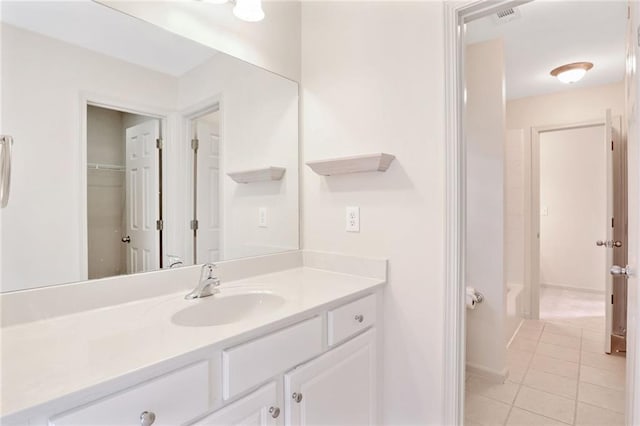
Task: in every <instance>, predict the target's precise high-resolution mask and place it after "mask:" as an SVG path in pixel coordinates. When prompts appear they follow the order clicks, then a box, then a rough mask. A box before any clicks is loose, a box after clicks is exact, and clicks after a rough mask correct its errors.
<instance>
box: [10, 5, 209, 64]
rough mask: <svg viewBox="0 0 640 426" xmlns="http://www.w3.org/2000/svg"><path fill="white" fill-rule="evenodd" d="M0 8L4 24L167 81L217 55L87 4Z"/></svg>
mask: <svg viewBox="0 0 640 426" xmlns="http://www.w3.org/2000/svg"><path fill="white" fill-rule="evenodd" d="M0 8H1V9H0V10H1V13H0V20H1V21H2V22H5V23H7V24H10V25H13V26H16V27H20V28H24V29H26V30H29V31H33V32H36V33H39V34H42V35H45V36H48V37H51V38H55V39H58V40H62V41H65V42H67V43H71V44H74V45H77V46H80V47H84V48H86V49H89V50H92V51H95V52H99V53H103V54H105V55H108V56H112V57H115V58H118V59H121V60H123V61H127V62H130V63H133V64H136V65H141V66H143V67H146V68H150V69H152V70H155V71H159V72H161V73H165V74H169V75H172V76H180V75H182V74H184V73H185V72H187V71H189V70H191V69H193V68H195V67H196V66H198V65H200V64H201V63H203V62H205V61H206V60H208V59H210V58H211V57H213V56H214V55H215V54H217V53H218V52H217V51H216V50H214V49H211V48H210V47H206V46H203V45H201V44H198V43H196V42H194V41H192V40H188V39H186V38H183V37H180V36H178V35H176V34H173V33H170V32H168V31H165V30H163V29H161V28H159V27H156V26H155V25H152V24H149V23H146V22H143V21H140V20H138V19H136V18H133V17H131V16H128V15H125V14H123V13H121V12H117V11H115V10H113V9H111V8H109V7H107V6H104V5H101V4H98V3H95V2H93V1H90V0H77V1H24V0H23V1H5V0H2V1H0Z"/></svg>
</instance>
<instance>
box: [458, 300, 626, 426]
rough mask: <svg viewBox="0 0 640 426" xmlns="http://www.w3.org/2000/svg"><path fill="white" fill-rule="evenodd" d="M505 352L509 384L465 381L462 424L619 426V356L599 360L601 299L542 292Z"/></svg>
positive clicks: (621, 365)
mask: <svg viewBox="0 0 640 426" xmlns="http://www.w3.org/2000/svg"><path fill="white" fill-rule="evenodd" d="M540 313H541V318H542V319H541V320H539V321H533V320H526V321H525V322H524V323H523V324H522V326H521V327H520V329H519V331H518V333H517V335H516V337H515V338H514V339H513V341H512V343H511V345H510V347H509V349H508V353H507V364H508V367H509V370H510V374H509V378H508V379H507V381H506V382H505V383H504V384H495V383H492V382H489V381H487V380H485V379H483V378H482V377H479V376H473V375H469V376H467V380H466V400H465V403H466V409H465V424H466V425H470V426H473V425H600V426H605V425H606V426H615V425H624V385H625V376H624V374H625V358H624V357H623V356H616V355H606V354H604V353H603V346H604V302H603V296H601V295H594V294H589V293H581V292H571V291H566V290H555V289H543V291H542V292H541V297H540Z"/></svg>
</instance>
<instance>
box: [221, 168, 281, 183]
mask: <svg viewBox="0 0 640 426" xmlns="http://www.w3.org/2000/svg"><path fill="white" fill-rule="evenodd" d="M285 170H286V169H285V168H284V167H273V166H271V167H265V168H262V169H253V170H243V171H239V172H229V173H227V176H229V177H230V178H231V179H233V180H234V181H236V182H238V183H253V182H266V181H273V180H281V179H282V176H284V172H285Z"/></svg>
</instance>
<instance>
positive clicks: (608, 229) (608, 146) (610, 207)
mask: <svg viewBox="0 0 640 426" xmlns="http://www.w3.org/2000/svg"><path fill="white" fill-rule="evenodd" d="M604 127H605V129H604V134H605V135H604V151H605V161H606V180H607V181H606V194H607V198H606V210H607V214H606V221H605V223H604V227H605V236H606V237H605V238H606V239H605V241H604V247H603V248H604V249H605V250H606V255H605V257H606V258H605V265H606V267H605V270H604V271H603V274H604V279H605V289H606V290H605V293H604V294H605V304H604V305H605V339H604V351H605V352H606V353H611V336H612V335H613V297H612V296H613V276H612V275H611V274H610V273H609V269H610V268H611V267H612V266H613V249H614V245H613V241H614V239H613V237H614V235H613V226H614V222H613V220H614V219H613V218H614V195H613V194H614V193H613V190H614V189H613V186H614V176H613V145H612V143H613V128H612V121H611V110H610V109H608V110H607V111H606V114H605V124H604Z"/></svg>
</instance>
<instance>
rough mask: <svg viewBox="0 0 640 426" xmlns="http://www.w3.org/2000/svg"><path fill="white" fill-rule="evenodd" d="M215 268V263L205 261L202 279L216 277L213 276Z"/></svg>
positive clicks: (201, 274)
mask: <svg viewBox="0 0 640 426" xmlns="http://www.w3.org/2000/svg"><path fill="white" fill-rule="evenodd" d="M214 269H216V265H214V264H213V263H205V264H204V265H202V272H201V273H200V281H203V280H209V279H213V278H215V277H214V276H213V270H214Z"/></svg>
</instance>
